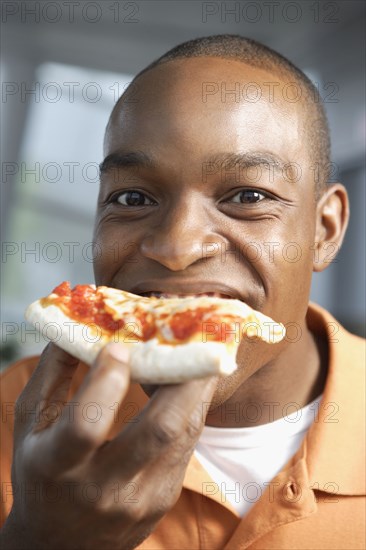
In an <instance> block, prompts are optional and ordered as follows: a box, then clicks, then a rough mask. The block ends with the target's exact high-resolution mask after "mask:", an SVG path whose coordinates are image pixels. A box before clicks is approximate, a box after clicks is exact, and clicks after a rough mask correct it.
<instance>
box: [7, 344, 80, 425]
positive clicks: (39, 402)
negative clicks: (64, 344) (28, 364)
mask: <svg viewBox="0 0 366 550" xmlns="http://www.w3.org/2000/svg"><path fill="white" fill-rule="evenodd" d="M78 364H79V360H78V359H76V358H75V357H73V356H72V355H70V354H69V353H66V352H65V351H63V350H62V349H60V348H59V347H57V346H55V345H54V344H48V346H47V347H46V348H45V350H44V351H43V353H42V355H41V358H40V361H39V364H38V366H37V368H36V369H35V371H34V372H33V374H32V376H31V378H30V379H29V382H28V384H27V385H26V387H25V388H24V390H23V392H22V393H21V395H20V396H19V399H18V401H17V407H16V414H17V426H18V428H21V426H23V427H24V426H27V427H32V428H37V427H39V424H40V419H41V417H43V415H42V410H44V408H45V407H46V405H47V402H49V401H50V400H53V401H55V400H56V399H60V400H61V399H64V397H65V394H67V392H68V389H69V387H70V384H71V380H72V377H73V375H74V373H75V370H76V368H77V366H78Z"/></svg>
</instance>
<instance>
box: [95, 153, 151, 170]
mask: <svg viewBox="0 0 366 550" xmlns="http://www.w3.org/2000/svg"><path fill="white" fill-rule="evenodd" d="M135 166H141V167H144V168H146V167H150V168H151V167H153V166H154V163H153V161H152V159H151V158H150V157H149V155H147V154H146V153H144V152H142V151H129V152H126V153H111V154H110V155H108V156H107V157H106V158H105V159H104V160H103V162H101V163H100V164H99V170H100V173H101V174H103V173H105V172H108V171H109V170H112V169H113V168H129V167H135Z"/></svg>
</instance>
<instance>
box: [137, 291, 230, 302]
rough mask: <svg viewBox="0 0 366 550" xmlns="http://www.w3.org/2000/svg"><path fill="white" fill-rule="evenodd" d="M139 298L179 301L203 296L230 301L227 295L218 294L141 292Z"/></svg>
mask: <svg viewBox="0 0 366 550" xmlns="http://www.w3.org/2000/svg"><path fill="white" fill-rule="evenodd" d="M141 296H145V297H148V298H165V299H180V298H201V297H203V296H205V297H208V298H224V299H226V300H227V299H231V296H229V295H228V294H222V293H220V292H202V293H199V294H172V293H168V292H142V293H141Z"/></svg>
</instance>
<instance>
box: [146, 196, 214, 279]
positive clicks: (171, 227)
mask: <svg viewBox="0 0 366 550" xmlns="http://www.w3.org/2000/svg"><path fill="white" fill-rule="evenodd" d="M207 218H208V216H207V214H206V213H205V211H204V208H203V207H202V205H201V204H200V203H199V201H197V197H196V200H195V199H194V198H193V200H191V201H186V202H184V204H178V205H176V206H175V207H174V208H173V209H171V210H170V212H169V213H168V215H167V216H165V218H164V220H163V221H162V222H161V223H160V225H159V226H158V227H156V228H154V230H153V231H150V232H149V233H148V234H146V236H145V237H144V239H143V240H142V243H141V246H140V250H141V253H142V254H143V255H144V256H145V257H146V258H149V259H151V260H155V261H156V262H159V263H160V264H162V265H164V266H165V267H167V268H168V269H170V270H171V271H182V270H184V269H186V268H187V267H189V266H190V265H192V264H194V263H196V262H197V261H199V260H202V259H203V258H207V256H208V255H209V254H208V251H217V250H218V249H219V247H220V242H221V241H223V239H222V238H220V237H219V236H218V235H217V234H215V232H214V231H213V230H212V227H211V224H210V221H209V219H207Z"/></svg>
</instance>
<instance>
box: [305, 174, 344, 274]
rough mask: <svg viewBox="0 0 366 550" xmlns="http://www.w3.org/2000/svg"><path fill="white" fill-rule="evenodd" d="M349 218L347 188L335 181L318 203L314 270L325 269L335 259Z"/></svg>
mask: <svg viewBox="0 0 366 550" xmlns="http://www.w3.org/2000/svg"><path fill="white" fill-rule="evenodd" d="M348 219H349V201H348V194H347V191H346V188H345V187H344V186H343V185H342V184H340V183H335V184H334V185H332V186H331V187H329V188H328V189H327V190H326V191H325V193H324V194H323V195H322V196H321V198H320V199H319V201H318V204H317V209H316V229H315V243H314V262H313V271H323V270H324V269H326V267H328V265H329V264H330V263H331V262H332V261H333V260H334V258H335V257H336V255H337V253H338V251H339V249H340V247H341V245H342V242H343V238H344V235H345V233H346V229H347V225H348Z"/></svg>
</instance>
